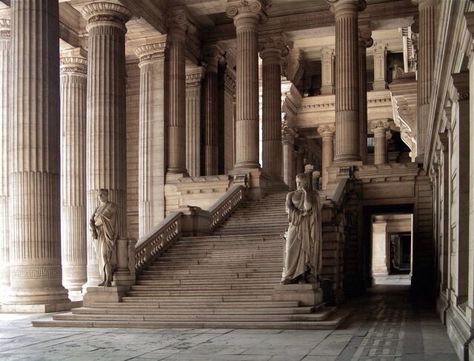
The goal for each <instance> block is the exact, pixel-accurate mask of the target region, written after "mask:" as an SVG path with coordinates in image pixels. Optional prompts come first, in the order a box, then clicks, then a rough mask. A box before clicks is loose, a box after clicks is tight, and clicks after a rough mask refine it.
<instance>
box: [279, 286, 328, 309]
mask: <svg viewBox="0 0 474 361" xmlns="http://www.w3.org/2000/svg"><path fill="white" fill-rule="evenodd" d="M272 298H273V300H275V301H298V302H300V304H301V305H303V306H319V305H320V304H321V303H322V302H323V292H322V290H321V288H320V287H319V285H317V284H308V283H302V284H300V283H297V284H290V285H281V284H280V285H278V286H276V287H275V290H274V291H273V297H272Z"/></svg>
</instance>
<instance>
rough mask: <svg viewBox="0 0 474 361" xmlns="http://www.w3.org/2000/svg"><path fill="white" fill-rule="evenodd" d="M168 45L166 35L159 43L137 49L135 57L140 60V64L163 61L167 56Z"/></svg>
mask: <svg viewBox="0 0 474 361" xmlns="http://www.w3.org/2000/svg"><path fill="white" fill-rule="evenodd" d="M167 45H168V44H167V42H166V35H164V36H162V37H161V38H160V39H159V41H158V40H157V42H154V43H151V44H144V45H141V46H139V47H137V48H136V49H135V55H136V56H137V57H138V59H139V60H140V63H142V62H148V61H153V60H155V59H162V58H163V57H164V56H165V53H166V49H167Z"/></svg>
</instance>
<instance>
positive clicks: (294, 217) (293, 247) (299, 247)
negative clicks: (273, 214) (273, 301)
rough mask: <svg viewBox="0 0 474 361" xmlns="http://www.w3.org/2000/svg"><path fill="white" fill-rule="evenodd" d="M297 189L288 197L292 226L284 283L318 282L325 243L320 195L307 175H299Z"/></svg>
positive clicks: (286, 249) (286, 244)
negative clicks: (322, 246)
mask: <svg viewBox="0 0 474 361" xmlns="http://www.w3.org/2000/svg"><path fill="white" fill-rule="evenodd" d="M296 188H297V189H296V191H293V192H289V193H288V195H287V196H286V211H287V213H288V221H289V225H288V231H287V232H286V233H285V237H284V238H285V249H284V265H283V273H282V279H281V283H282V284H290V283H316V282H317V279H318V275H319V273H320V268H321V244H322V235H321V207H320V201H319V194H318V191H317V190H312V189H311V181H310V179H309V176H308V174H304V173H301V174H298V175H297V176H296Z"/></svg>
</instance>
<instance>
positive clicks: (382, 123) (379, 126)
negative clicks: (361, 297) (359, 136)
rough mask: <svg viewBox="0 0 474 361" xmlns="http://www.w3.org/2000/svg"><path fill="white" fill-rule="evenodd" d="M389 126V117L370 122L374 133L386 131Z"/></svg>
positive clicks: (370, 127)
mask: <svg viewBox="0 0 474 361" xmlns="http://www.w3.org/2000/svg"><path fill="white" fill-rule="evenodd" d="M388 128H389V123H388V120H387V119H374V120H371V121H370V123H369V129H370V131H372V132H373V133H374V134H375V133H382V132H383V133H385V131H386V130H387V129H388Z"/></svg>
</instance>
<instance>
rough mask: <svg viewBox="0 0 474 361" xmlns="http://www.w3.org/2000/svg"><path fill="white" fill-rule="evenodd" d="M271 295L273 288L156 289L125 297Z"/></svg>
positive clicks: (131, 291) (136, 292) (143, 290)
mask: <svg viewBox="0 0 474 361" xmlns="http://www.w3.org/2000/svg"><path fill="white" fill-rule="evenodd" d="M272 294H273V288H266V289H264V288H262V289H259V290H255V289H253V290H241V289H240V290H239V289H230V290H225V289H206V290H202V289H201V290H193V289H178V290H171V291H164V290H157V289H132V290H130V291H128V292H127V297H135V296H136V297H156V298H165V297H166V298H168V297H189V296H192V297H234V296H235V297H251V298H253V297H267V296H271V295H272Z"/></svg>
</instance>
